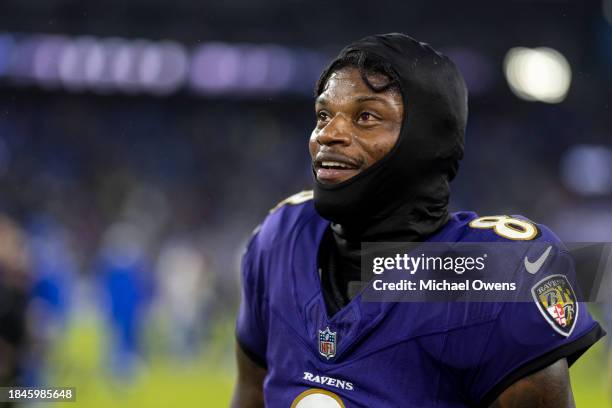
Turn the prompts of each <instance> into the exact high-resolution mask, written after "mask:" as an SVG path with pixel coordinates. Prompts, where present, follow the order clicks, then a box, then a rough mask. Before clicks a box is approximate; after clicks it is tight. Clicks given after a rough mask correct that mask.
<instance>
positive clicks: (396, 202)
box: [314, 33, 467, 313]
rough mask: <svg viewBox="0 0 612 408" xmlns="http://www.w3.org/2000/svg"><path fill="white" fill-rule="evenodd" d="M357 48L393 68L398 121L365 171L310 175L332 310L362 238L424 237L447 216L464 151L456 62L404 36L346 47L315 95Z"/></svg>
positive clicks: (349, 290) (348, 284)
mask: <svg viewBox="0 0 612 408" xmlns="http://www.w3.org/2000/svg"><path fill="white" fill-rule="evenodd" d="M355 52H360V53H362V54H365V55H366V56H367V57H368V58H370V59H374V60H379V61H381V62H382V63H384V64H385V65H386V66H387V67H388V68H390V69H391V72H392V73H393V77H394V78H391V79H393V80H395V81H397V82H398V83H399V87H400V91H401V94H402V100H403V104H404V119H403V122H402V128H401V130H400V135H399V138H398V141H397V142H396V144H395V146H394V147H393V149H392V150H391V151H390V152H389V153H388V154H387V155H386V156H385V157H383V158H382V159H381V160H379V161H378V162H376V163H374V164H373V165H372V166H370V167H369V168H367V169H366V170H364V171H363V172H361V173H359V174H358V175H356V176H354V177H352V178H351V179H349V180H346V181H344V182H342V183H339V184H334V185H326V184H322V183H319V182H318V181H317V180H316V176H315V186H314V203H315V208H316V210H317V212H318V213H319V214H320V215H321V216H322V217H324V218H326V219H328V220H329V221H331V222H332V224H331V230H332V231H333V234H328V235H327V236H326V238H325V241H324V242H326V243H327V244H326V245H324V248H323V251H321V252H320V256H321V258H320V259H319V264H320V266H322V270H323V274H322V283H323V289H324V294H325V300H326V304H327V306H328V309H329V311H330V312H332V313H335V312H336V311H338V310H339V308H340V307H342V306H344V305H345V304H346V303H347V302H348V301H349V300H350V299H351V298H352V297H353V296H354V295H355V294H356V292H357V291H358V290H359V287H360V285H359V280H360V259H361V258H360V256H361V242H366V241H370V242H375V241H378V242H381V241H405V242H409V241H411V242H418V241H423V240H425V239H426V238H427V237H429V236H430V235H432V234H433V233H435V232H436V231H437V230H439V229H440V228H441V227H442V226H443V225H444V224H445V223H446V222H447V221H448V218H449V214H448V200H449V195H450V187H449V182H450V181H451V180H452V179H453V178H454V177H455V175H456V173H457V170H458V167H459V160H461V158H462V157H463V145H464V134H465V126H466V121H467V90H466V87H465V82H464V80H463V77H462V76H461V74H460V72H459V70H458V69H457V68H456V67H455V64H454V63H453V62H452V61H451V60H450V59H448V58H447V57H446V56H444V55H442V54H440V53H438V52H437V51H435V50H434V49H433V48H431V47H430V46H429V45H427V44H424V43H421V42H418V41H416V40H415V39H413V38H411V37H409V36H407V35H404V34H398V33H393V34H383V35H374V36H369V37H366V38H363V39H361V40H359V41H357V42H354V43H352V44H350V45H348V46H347V47H345V48H344V49H343V50H342V51H341V52H340V54H339V55H338V57H337V58H336V59H335V60H334V61H332V62H331V63H330V65H329V66H328V67H327V68H326V69H325V70H324V71H323V73H322V74H321V78H320V80H319V84H318V85H317V92H316V93H317V96H318V95H320V94H321V93H322V92H323V90H324V88H325V84H326V82H327V79H328V78H329V76H330V75H331V73H332V72H334V71H335V70H337V69H338V67H339V65H338V62H339V61H341V60H343V59H345V57H347V54H351V53H355ZM349 66H350V65H349ZM357 68H360V67H357ZM362 74H363V69H362ZM362 76H363V75H362ZM332 237H333V239H332Z"/></svg>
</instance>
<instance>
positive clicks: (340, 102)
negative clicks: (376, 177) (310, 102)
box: [309, 67, 404, 184]
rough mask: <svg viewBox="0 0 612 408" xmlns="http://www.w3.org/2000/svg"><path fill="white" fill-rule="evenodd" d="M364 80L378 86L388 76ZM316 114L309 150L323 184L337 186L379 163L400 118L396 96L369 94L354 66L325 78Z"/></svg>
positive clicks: (394, 139) (389, 92) (392, 141)
mask: <svg viewBox="0 0 612 408" xmlns="http://www.w3.org/2000/svg"><path fill="white" fill-rule="evenodd" d="M368 80H369V81H370V83H371V84H372V85H374V86H375V87H378V86H383V85H385V84H387V83H388V81H389V78H387V77H386V76H385V75H382V74H374V75H370V76H368ZM315 110H316V115H317V126H316V127H315V128H314V130H313V131H312V134H311V136H310V142H309V150H310V156H311V158H312V161H313V165H314V169H315V173H316V177H317V180H318V181H319V182H320V183H323V184H336V183H341V182H343V181H345V180H348V179H350V178H351V177H354V176H356V175H357V174H359V173H361V172H362V171H364V170H365V169H367V168H368V167H370V166H371V165H372V164H374V163H376V162H377V161H378V160H380V159H382V158H383V157H384V156H385V155H386V154H387V153H389V151H391V149H392V148H393V146H394V145H395V143H396V142H397V138H398V137H399V133H400V129H401V126H402V119H403V117H404V106H403V103H402V97H401V95H400V93H399V92H397V91H394V90H387V91H384V92H374V91H372V90H371V89H370V88H368V86H367V85H366V84H365V82H363V79H362V78H361V73H360V72H359V70H358V69H356V68H352V67H347V68H343V69H341V70H338V71H336V72H334V73H332V74H331V75H330V76H329V78H328V80H327V83H326V85H325V88H324V90H323V93H321V95H319V97H318V98H317V100H316V102H315Z"/></svg>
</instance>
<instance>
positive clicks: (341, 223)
mask: <svg viewBox="0 0 612 408" xmlns="http://www.w3.org/2000/svg"><path fill="white" fill-rule="evenodd" d="M315 110H316V121H317V123H316V127H315V128H314V130H313V132H312V136H311V138H310V143H309V148H310V154H311V157H312V166H313V175H314V194H313V192H303V193H299V194H297V195H295V196H293V197H290V198H289V199H287V200H285V201H284V202H282V203H280V204H279V205H278V206H277V207H275V209H273V210H272V211H271V213H270V215H269V216H268V217H267V218H266V220H265V221H264V222H263V224H262V225H261V227H260V228H259V229H258V231H257V232H256V233H255V235H254V236H253V238H252V239H251V241H250V243H249V245H248V248H247V251H246V254H245V256H244V259H243V271H242V273H243V276H242V277H243V297H242V303H241V307H240V312H239V316H238V321H237V333H236V335H237V343H238V346H237V360H238V382H237V385H236V389H235V393H234V397H233V402H232V406H233V407H240V408H245V407H263V406H266V407H283V408H286V407H296V408H308V407H336V408H337V407H376V408H383V407H432V406H437V407H471V406H495V407H510V406H512V407H536V406H537V407H557V408H558V407H570V406H573V405H574V402H573V397H572V391H571V387H570V382H569V376H568V366H569V365H571V364H572V363H573V362H574V361H575V360H576V359H577V358H578V357H579V356H580V355H581V354H582V353H583V352H584V351H585V350H586V349H587V348H589V347H590V346H591V345H592V344H593V343H594V342H595V341H597V340H598V339H599V338H600V337H601V336H603V335H604V332H603V330H602V329H601V327H600V326H599V324H598V323H597V322H595V321H594V320H593V319H592V318H591V316H590V315H589V313H588V311H587V308H586V307H579V306H580V304H579V303H580V302H578V300H577V298H576V295H575V294H574V293H573V291H572V288H571V286H570V285H569V284H568V283H567V280H564V279H556V280H554V279H553V278H551V277H545V278H544V279H543V280H542V282H541V284H542V285H545V286H546V288H547V290H552V291H559V292H558V293H561V292H563V294H564V303H559V304H554V305H550V304H546V302H547V301H546V299H544V298H542V299H539V298H538V299H536V298H535V297H534V301H531V302H529V303H527V302H516V303H514V302H513V303H510V302H507V303H501V302H485V303H475V302H474V303H450V302H436V303H426V302H421V303H408V302H406V303H400V302H396V303H394V302H365V301H363V300H362V298H361V297H362V290H361V288H362V283H363V282H362V281H361V271H360V256H361V243H362V242H387V241H393V242H492V243H496V242H513V241H521V242H525V241H533V242H546V243H553V244H558V243H559V242H558V239H557V238H556V237H555V236H554V235H553V233H552V232H551V231H550V230H548V229H547V228H546V227H545V226H542V225H538V224H536V223H533V222H531V221H529V220H526V219H524V218H521V217H510V216H494V217H478V216H477V215H476V214H475V213H473V212H459V213H452V214H449V212H448V201H449V194H450V190H449V183H450V182H451V180H452V179H453V178H454V177H455V175H456V173H457V170H458V164H459V160H460V159H461V158H462V156H463V146H464V132H465V126H466V120H467V91H466V87H465V84H464V81H463V78H462V76H461V74H460V73H459V71H458V70H457V68H456V67H455V65H454V64H453V63H452V61H450V60H449V59H448V58H447V57H445V56H444V55H442V54H440V53H438V52H436V51H435V50H434V49H432V48H431V47H430V46H429V45H427V44H424V43H421V42H418V41H416V40H414V39H412V38H410V37H408V36H406V35H403V34H385V35H376V36H370V37H366V38H364V39H362V40H360V41H357V42H355V43H353V44H350V45H349V46H347V47H346V48H344V49H343V50H342V51H341V53H340V55H339V56H338V57H337V58H336V59H335V60H333V61H332V62H331V64H330V65H329V66H328V67H327V68H326V69H325V70H324V72H323V73H322V74H321V77H320V80H319V82H318V84H317V87H316V102H315ZM539 256H540V258H538V255H535V257H534V256H533V255H531V254H530V258H529V259H532V260H534V259H544V258H543V257H542V255H539ZM548 256H549V255H548V254H546V257H548ZM560 257H561V255H560V254H559V253H558V251H555V254H551V255H550V260H548V261H547V263H544V266H542V267H541V269H542V271H538V273H540V274H542V275H541V276H542V277H544V276H546V268H548V267H549V266H550V265H549V264H552V263H554V262H555V260H556V259H557V258H560ZM522 262H523V259H522V258H519V257H516V259H514V258H512V259H508V260H507V264H508V267H509V268H512V270H515V269H516V268H518V267H521V265H522ZM533 262H534V263H536V262H539V261H533ZM531 265H532V266H533V264H531ZM533 268H535V267H533ZM538 269H539V267H538ZM527 273H528V272H525V274H527ZM529 273H531V272H529ZM556 276H559V275H556ZM556 307H560V309H556ZM563 307H566V310H567V311H568V313H567V315H564V316H560V313H562V309H563ZM555 313H556V314H555Z"/></svg>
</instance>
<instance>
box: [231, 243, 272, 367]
mask: <svg viewBox="0 0 612 408" xmlns="http://www.w3.org/2000/svg"><path fill="white" fill-rule="evenodd" d="M255 239H256V237H254V238H253V239H252V240H251V243H250V244H249V248H248V249H247V251H246V253H245V254H244V256H243V258H242V271H241V272H242V273H241V276H242V282H241V283H242V298H241V301H240V308H239V311H238V318H237V321H236V341H237V342H238V345H239V346H240V348H241V349H242V351H243V352H244V353H245V354H246V355H247V356H248V357H249V358H250V359H251V360H252V361H253V362H255V363H256V364H257V365H259V366H261V367H264V368H265V367H266V366H267V364H266V344H267V337H268V334H267V330H266V327H267V325H266V319H265V305H266V303H265V295H264V292H263V291H264V286H263V284H262V279H263V276H262V275H263V271H262V270H261V268H260V262H259V260H258V259H259V254H258V252H257V250H256V248H254V247H255V245H254V243H253V241H255Z"/></svg>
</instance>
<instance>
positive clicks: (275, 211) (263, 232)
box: [253, 191, 318, 249]
mask: <svg viewBox="0 0 612 408" xmlns="http://www.w3.org/2000/svg"><path fill="white" fill-rule="evenodd" d="M312 197H313V194H312V191H302V192H299V193H297V194H294V195H292V196H290V197H288V198H286V199H284V200H283V201H281V202H280V203H278V204H277V205H276V206H275V207H274V208H272V209H271V210H270V212H269V214H268V216H267V217H266V219H265V220H264V221H263V222H262V223H261V224H260V225H259V226H258V227H257V228H256V229H255V231H254V232H253V234H254V237H253V240H256V241H257V245H258V247H259V248H260V249H266V248H270V247H272V246H274V245H275V244H276V243H278V242H281V241H282V240H283V239H284V238H286V237H287V236H288V235H289V234H290V233H291V232H292V231H293V230H294V229H295V228H296V227H297V226H298V225H302V224H304V223H305V222H308V221H309V220H311V219H312V218H313V217H315V216H318V214H317V213H316V211H315V209H314V205H313V204H312Z"/></svg>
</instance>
